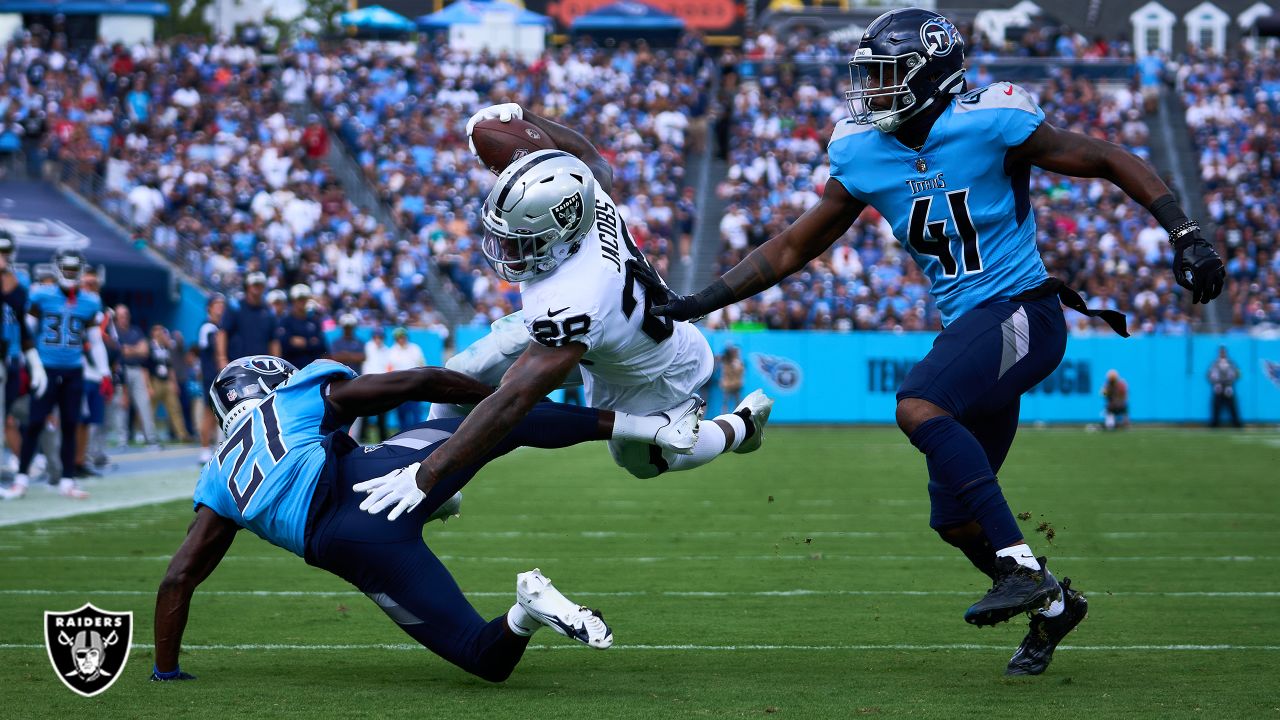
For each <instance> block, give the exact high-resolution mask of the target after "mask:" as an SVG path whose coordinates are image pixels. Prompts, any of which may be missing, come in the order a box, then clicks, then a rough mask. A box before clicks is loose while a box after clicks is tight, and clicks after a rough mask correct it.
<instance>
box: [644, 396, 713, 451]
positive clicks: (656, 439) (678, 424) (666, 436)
mask: <svg viewBox="0 0 1280 720" xmlns="http://www.w3.org/2000/svg"><path fill="white" fill-rule="evenodd" d="M706 412H707V404H706V403H705V402H703V401H702V398H700V397H698V396H697V395H694V396H693V397H691V398H689V399H688V400H685V401H684V402H682V403H680V404H679V405H677V406H675V407H673V408H671V409H669V410H664V411H662V412H661V413H655V414H656V415H661V416H662V417H665V418H667V424H666V425H663V426H662V427H661V428H659V429H658V432H657V433H656V434H655V435H654V436H653V444H654V445H657V446H658V447H660V448H662V449H663V450H670V451H671V452H673V453H675V454H677V455H689V454H692V453H693V446H694V445H697V444H698V427H699V423H701V422H702V418H703V416H704V415H705V414H706Z"/></svg>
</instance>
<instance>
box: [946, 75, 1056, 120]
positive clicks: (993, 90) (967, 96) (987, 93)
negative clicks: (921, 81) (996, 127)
mask: <svg viewBox="0 0 1280 720" xmlns="http://www.w3.org/2000/svg"><path fill="white" fill-rule="evenodd" d="M1038 108H1039V104H1038V103H1037V102H1036V99H1035V98H1034V97H1032V95H1031V93H1029V92H1027V91H1026V90H1025V89H1023V88H1022V87H1021V86H1019V85H1014V84H1013V83H1011V82H998V83H991V84H990V85H988V86H986V87H982V88H977V89H976V90H970V91H969V92H967V93H964V94H963V95H961V96H960V97H958V98H956V112H971V111H973V110H999V109H1007V110H1022V111H1024V112H1029V113H1031V114H1032V115H1035V114H1037V110H1038Z"/></svg>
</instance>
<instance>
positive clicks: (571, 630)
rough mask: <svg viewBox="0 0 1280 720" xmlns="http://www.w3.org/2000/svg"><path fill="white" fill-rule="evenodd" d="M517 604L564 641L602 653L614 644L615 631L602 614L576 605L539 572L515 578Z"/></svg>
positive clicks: (532, 571) (530, 572)
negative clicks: (566, 638)
mask: <svg viewBox="0 0 1280 720" xmlns="http://www.w3.org/2000/svg"><path fill="white" fill-rule="evenodd" d="M516 601H517V602H519V603H520V607H522V608H524V610H525V612H527V613H529V616H530V617H532V618H533V619H534V620H537V621H538V622H540V623H542V624H543V625H546V626H547V627H549V628H551V629H552V630H555V631H556V632H558V633H560V634H561V635H564V636H565V637H569V638H573V639H574V640H577V641H578V642H580V643H583V644H584V645H590V646H591V647H593V648H599V649H600V650H604V649H605V648H607V647H609V646H610V645H612V644H613V631H612V630H610V629H609V626H608V625H606V624H605V621H604V616H603V615H601V614H600V611H598V610H592V609H591V608H587V607H583V606H581V605H574V604H573V603H572V602H570V601H569V599H568V598H566V597H565V596H564V595H562V594H560V591H559V590H557V589H556V588H555V586H554V585H552V584H551V581H550V580H548V579H547V578H546V577H544V576H543V575H542V571H541V570H539V569H538V568H534V569H532V570H530V571H529V572H523V573H520V574H519V575H517V576H516Z"/></svg>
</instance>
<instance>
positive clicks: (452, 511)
mask: <svg viewBox="0 0 1280 720" xmlns="http://www.w3.org/2000/svg"><path fill="white" fill-rule="evenodd" d="M461 514H462V491H458V492H456V493H454V494H453V497H451V498H449V499H448V500H445V501H444V503H443V504H441V505H440V507H438V508H436V511H435V512H433V513H431V517H429V518H427V522H432V521H435V520H439V521H440V522H442V523H443V522H446V521H448V520H449V518H456V517H458V516H459V515H461Z"/></svg>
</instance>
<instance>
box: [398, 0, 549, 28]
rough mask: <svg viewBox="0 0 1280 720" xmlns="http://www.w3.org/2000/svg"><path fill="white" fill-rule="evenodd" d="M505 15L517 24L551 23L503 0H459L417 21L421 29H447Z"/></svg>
mask: <svg viewBox="0 0 1280 720" xmlns="http://www.w3.org/2000/svg"><path fill="white" fill-rule="evenodd" d="M504 15H505V16H507V17H508V18H510V19H508V20H505V21H506V22H511V23H513V24H515V25H542V26H543V27H546V26H548V25H550V24H551V18H549V17H547V16H546V15H539V14H538V13H536V12H533V11H532V10H525V9H524V8H522V7H519V6H516V5H512V4H511V3H508V2H503V1H502V0H457V2H455V3H453V4H451V5H449V6H448V7H446V8H445V9H443V10H441V11H439V12H433V13H431V14H430V15H423V16H422V17H419V18H418V19H417V23H418V28H419V29H420V30H447V29H449V28H450V27H452V26H454V25H479V24H481V23H483V22H485V19H486V18H488V19H490V20H494V19H501V18H502V16H504Z"/></svg>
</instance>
